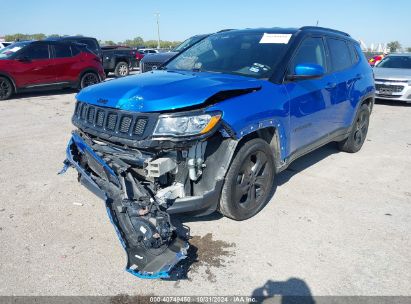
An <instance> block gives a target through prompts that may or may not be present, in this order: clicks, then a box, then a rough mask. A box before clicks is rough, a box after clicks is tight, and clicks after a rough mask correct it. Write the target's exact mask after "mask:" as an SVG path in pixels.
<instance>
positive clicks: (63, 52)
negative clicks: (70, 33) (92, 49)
mask: <svg viewBox="0 0 411 304" xmlns="http://www.w3.org/2000/svg"><path fill="white" fill-rule="evenodd" d="M54 51H55V55H56V58H67V57H71V56H72V54H71V48H70V45H68V44H55V45H54Z"/></svg>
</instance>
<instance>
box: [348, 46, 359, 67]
mask: <svg viewBox="0 0 411 304" xmlns="http://www.w3.org/2000/svg"><path fill="white" fill-rule="evenodd" d="M349 47H350V53H351V62H352V64H357V63H358V61H360V56H358V51H357V49H356V47H355V45H354V44H353V43H349Z"/></svg>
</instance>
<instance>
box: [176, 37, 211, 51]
mask: <svg viewBox="0 0 411 304" xmlns="http://www.w3.org/2000/svg"><path fill="white" fill-rule="evenodd" d="M203 38H204V35H200V36H193V37H191V38H188V39H187V40H185V41H183V42H182V43H181V44H180V45H178V46H177V47H175V48H174V49H172V50H171V51H172V52H182V51H184V50H185V49H186V48H189V47H190V46H192V45H193V44H194V43H197V42H198V41H200V40H201V39H203Z"/></svg>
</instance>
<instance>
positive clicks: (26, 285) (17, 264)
mask: <svg viewBox="0 0 411 304" xmlns="http://www.w3.org/2000/svg"><path fill="white" fill-rule="evenodd" d="M74 96H75V93H74V92H72V91H65V92H51V93H46V94H45V93H41V94H40V93H39V94H26V95H20V96H17V97H16V98H14V99H12V100H8V101H2V102H0V282H1V284H0V295H111V296H115V295H119V294H130V295H146V294H151V295H152V294H155V295H180V296H181V295H244V296H251V295H269V296H270V295H277V294H299V295H411V271H410V270H411V254H410V251H411V119H410V118H411V107H410V106H406V105H400V104H396V105H390V104H388V103H382V104H381V103H380V104H377V105H376V106H375V107H374V112H373V114H372V118H371V125H370V130H369V135H368V139H367V142H366V143H365V145H364V147H363V149H362V150H361V152H359V153H357V154H346V153H340V152H338V150H337V149H336V147H335V145H334V144H330V145H327V146H325V147H323V148H321V149H319V150H318V151H315V152H313V153H311V154H309V155H307V156H305V157H303V158H301V159H299V160H298V161H296V162H295V163H293V164H292V165H291V167H290V168H289V169H288V170H286V171H285V172H283V173H281V174H280V175H279V176H278V187H277V190H276V193H275V196H274V198H273V199H272V200H271V202H270V203H269V204H268V205H267V206H266V207H265V208H264V209H263V211H262V212H260V213H259V214H258V215H257V216H255V217H254V218H252V219H250V220H248V221H245V222H235V221H232V220H229V219H227V218H222V217H220V216H218V215H212V216H209V217H207V218H205V219H197V220H196V219H193V218H183V220H184V222H185V224H186V225H188V226H189V227H190V228H191V234H192V235H193V236H194V238H193V240H192V245H193V246H192V249H191V251H190V257H189V259H187V260H186V261H185V262H184V263H185V264H183V265H182V266H184V267H185V270H186V273H184V275H183V276H181V277H180V279H178V280H177V279H172V280H141V279H138V278H136V277H134V276H132V275H130V274H128V273H126V272H125V271H124V267H125V262H126V257H125V253H124V252H123V249H122V247H121V245H120V243H119V241H118V239H117V237H116V234H115V232H114V229H113V227H112V225H111V224H110V221H109V219H108V217H107V214H106V211H105V208H104V205H103V202H102V201H100V200H99V199H98V198H96V197H95V196H94V195H93V194H91V193H89V192H88V190H87V189H85V188H84V187H82V186H81V185H80V184H78V183H77V179H76V173H75V171H74V170H70V171H68V172H67V173H66V174H65V175H63V176H58V175H57V172H58V171H59V170H60V169H61V168H62V161H63V160H64V158H65V148H66V144H67V141H68V139H69V137H70V131H71V130H72V129H73V126H72V125H71V122H70V118H71V114H72V112H73V109H74V102H75V98H74ZM187 270H188V272H187Z"/></svg>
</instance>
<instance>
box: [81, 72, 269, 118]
mask: <svg viewBox="0 0 411 304" xmlns="http://www.w3.org/2000/svg"><path fill="white" fill-rule="evenodd" d="M261 86H262V81H261V80H258V79H254V78H249V77H243V76H236V75H227V74H215V73H205V72H199V73H198V72H188V71H187V72H186V71H154V72H149V73H143V74H139V75H134V76H128V77H124V78H119V79H115V80H110V81H106V82H103V83H100V84H97V85H93V86H90V87H87V88H85V89H83V90H82V91H81V92H80V93H78V94H77V96H76V98H77V100H80V101H83V102H87V103H90V104H94V105H98V106H106V107H110V108H118V109H122V110H128V111H136V112H159V111H169V110H175V109H181V108H185V107H190V106H196V105H201V104H202V103H203V102H204V101H206V100H207V98H209V97H211V96H213V95H214V94H216V93H218V92H220V91H227V90H237V89H240V90H241V89H252V88H259V87H261Z"/></svg>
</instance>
